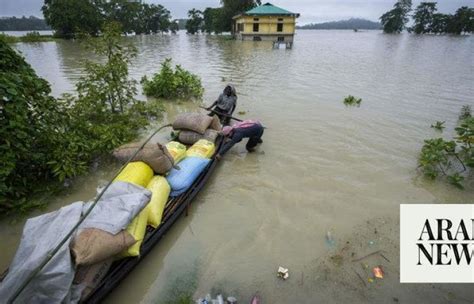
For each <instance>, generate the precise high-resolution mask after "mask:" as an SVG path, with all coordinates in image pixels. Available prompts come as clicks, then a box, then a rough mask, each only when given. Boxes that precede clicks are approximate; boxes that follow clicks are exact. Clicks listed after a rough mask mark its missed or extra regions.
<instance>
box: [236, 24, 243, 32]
mask: <svg viewBox="0 0 474 304" xmlns="http://www.w3.org/2000/svg"><path fill="white" fill-rule="evenodd" d="M243 31H244V24H243V23H239V24H237V32H243Z"/></svg>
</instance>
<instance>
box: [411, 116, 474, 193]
mask: <svg viewBox="0 0 474 304" xmlns="http://www.w3.org/2000/svg"><path fill="white" fill-rule="evenodd" d="M462 111H465V108H463V110H462ZM461 115H465V117H466V118H464V119H462V120H461V121H460V122H459V125H458V127H457V128H455V130H456V136H454V138H453V139H452V140H449V141H448V140H444V139H443V138H435V139H427V140H425V144H424V145H423V147H422V149H421V153H420V156H419V160H418V161H419V164H420V168H421V170H422V172H423V174H424V175H425V176H426V177H428V178H430V179H436V178H437V177H439V176H442V177H445V178H446V180H447V181H448V182H449V183H450V184H452V185H454V186H456V187H458V188H460V189H463V188H464V185H463V182H464V180H465V178H469V177H472V175H471V174H470V172H469V171H470V170H472V168H474V118H473V117H471V116H470V113H469V115H466V113H465V112H464V113H463V112H462V113H461Z"/></svg>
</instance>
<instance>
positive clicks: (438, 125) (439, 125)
mask: <svg viewBox="0 0 474 304" xmlns="http://www.w3.org/2000/svg"><path fill="white" fill-rule="evenodd" d="M445 122H446V121H437V122H436V123H435V124H434V125H431V127H432V128H433V129H436V130H438V131H443V129H444V128H446V127H445V126H444V123H445Z"/></svg>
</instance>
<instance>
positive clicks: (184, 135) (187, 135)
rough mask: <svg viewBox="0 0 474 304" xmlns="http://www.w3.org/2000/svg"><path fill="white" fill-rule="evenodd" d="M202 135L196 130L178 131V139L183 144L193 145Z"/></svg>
mask: <svg viewBox="0 0 474 304" xmlns="http://www.w3.org/2000/svg"><path fill="white" fill-rule="evenodd" d="M206 132H207V130H206ZM203 137H204V135H202V134H199V133H197V132H194V131H188V130H183V131H180V132H179V136H178V140H179V141H180V142H182V143H183V144H185V145H194V144H195V143H196V142H197V141H198V140H200V139H202V138H203Z"/></svg>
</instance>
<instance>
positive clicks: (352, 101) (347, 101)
mask: <svg viewBox="0 0 474 304" xmlns="http://www.w3.org/2000/svg"><path fill="white" fill-rule="evenodd" d="M343 102H344V105H345V106H357V107H360V103H361V102H362V99H361V98H356V97H354V96H352V95H349V96H347V97H346V98H344V100H343Z"/></svg>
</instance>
